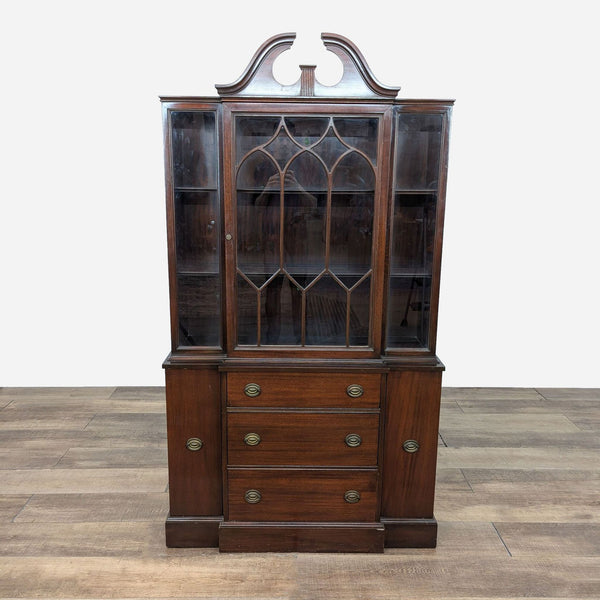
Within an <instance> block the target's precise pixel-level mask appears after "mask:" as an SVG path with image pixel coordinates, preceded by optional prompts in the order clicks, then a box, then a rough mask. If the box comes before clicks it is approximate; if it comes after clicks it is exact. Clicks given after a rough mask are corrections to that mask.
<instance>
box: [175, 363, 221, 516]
mask: <svg viewBox="0 0 600 600" xmlns="http://www.w3.org/2000/svg"><path fill="white" fill-rule="evenodd" d="M166 382H167V390H166V391H167V429H168V444H169V498H170V513H171V516H172V517H175V516H218V515H222V514H223V506H222V495H223V494H222V475H221V408H220V406H221V405H220V386H219V374H218V372H217V370H216V369H181V368H167V370H166Z"/></svg>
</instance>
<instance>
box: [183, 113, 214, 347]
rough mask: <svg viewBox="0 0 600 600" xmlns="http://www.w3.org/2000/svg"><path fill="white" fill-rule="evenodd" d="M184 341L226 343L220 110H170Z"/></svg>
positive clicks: (185, 344)
mask: <svg viewBox="0 0 600 600" xmlns="http://www.w3.org/2000/svg"><path fill="white" fill-rule="evenodd" d="M171 148H172V160H173V185H174V205H175V246H176V270H177V306H178V319H179V332H178V345H179V346H211V347H215V346H220V345H221V277H220V275H219V272H220V265H219V262H220V251H219V248H220V239H219V236H220V234H219V232H220V229H221V224H220V223H221V215H220V208H219V191H218V180H219V173H218V156H219V152H218V146H217V132H216V113H215V112H213V111H185V112H184V111H176V112H172V113H171Z"/></svg>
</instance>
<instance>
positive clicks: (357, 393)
mask: <svg viewBox="0 0 600 600" xmlns="http://www.w3.org/2000/svg"><path fill="white" fill-rule="evenodd" d="M364 393H365V390H364V389H363V387H362V385H358V383H352V384H351V385H349V386H348V387H347V388H346V394H348V396H350V398H360V397H361V396H362V395H363V394H364Z"/></svg>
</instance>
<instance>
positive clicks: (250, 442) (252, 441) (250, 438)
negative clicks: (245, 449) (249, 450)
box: [244, 433, 260, 446]
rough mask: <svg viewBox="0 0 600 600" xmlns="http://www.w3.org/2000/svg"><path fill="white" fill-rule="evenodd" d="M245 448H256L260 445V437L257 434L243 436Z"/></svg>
mask: <svg viewBox="0 0 600 600" xmlns="http://www.w3.org/2000/svg"><path fill="white" fill-rule="evenodd" d="M244 444H246V446H258V445H259V444H260V435H258V433H247V434H246V435H245V436H244Z"/></svg>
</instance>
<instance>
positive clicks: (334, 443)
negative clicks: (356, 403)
mask: <svg viewBox="0 0 600 600" xmlns="http://www.w3.org/2000/svg"><path fill="white" fill-rule="evenodd" d="M227 432H228V433H227V444H228V455H227V462H228V464H229V465H295V466H302V465H305V466H308V465H315V466H376V465H377V449H378V444H377V442H378V437H379V415H377V414H360V413H358V414H357V413H340V412H337V413H331V412H326V413H316V414H315V413H304V412H274V411H269V412H229V413H228V415H227ZM248 433H256V434H257V435H259V436H260V443H259V444H257V445H256V446H249V445H248V444H246V443H245V442H244V438H245V436H246V435H247V434H248ZM349 434H355V435H357V436H359V437H360V445H359V446H349V445H348V444H347V443H346V436H348V435H349Z"/></svg>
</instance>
